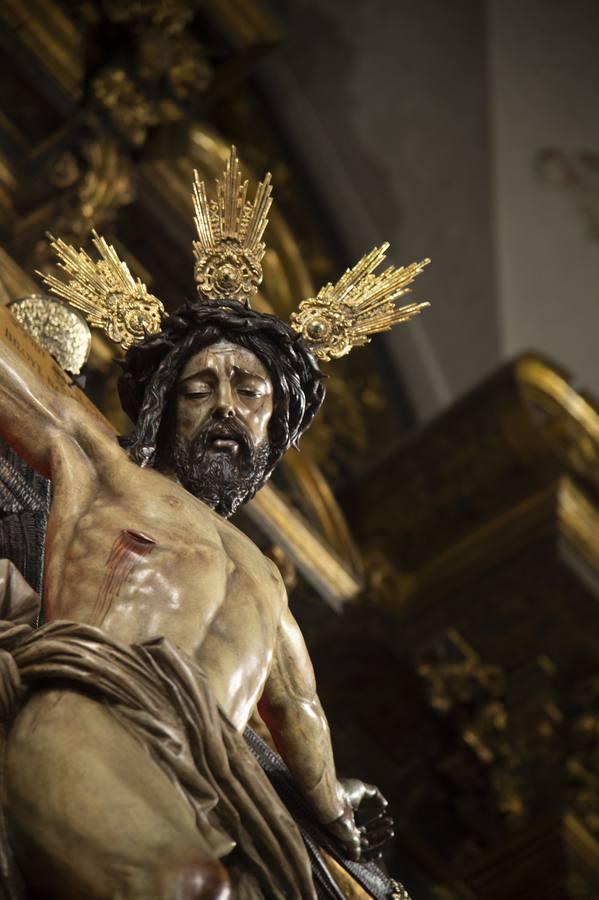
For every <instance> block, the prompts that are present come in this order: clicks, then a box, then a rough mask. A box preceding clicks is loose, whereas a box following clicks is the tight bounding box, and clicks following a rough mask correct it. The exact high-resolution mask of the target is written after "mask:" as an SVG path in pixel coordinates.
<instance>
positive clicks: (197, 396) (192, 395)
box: [185, 388, 211, 400]
mask: <svg viewBox="0 0 599 900" xmlns="http://www.w3.org/2000/svg"><path fill="white" fill-rule="evenodd" d="M210 393H211V391H210V388H205V389H204V390H202V391H188V392H187V393H186V394H185V396H186V397H187V398H188V399H189V400H201V399H202V398H203V397H208V396H209V394H210Z"/></svg>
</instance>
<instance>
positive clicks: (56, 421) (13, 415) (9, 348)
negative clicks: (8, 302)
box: [0, 309, 114, 477]
mask: <svg viewBox="0 0 599 900" xmlns="http://www.w3.org/2000/svg"><path fill="white" fill-rule="evenodd" d="M0 313H1V315H0V329H1V331H0V436H1V437H3V438H4V439H5V440H6V441H8V443H9V444H11V446H12V447H14V449H15V450H16V451H17V453H18V454H19V456H21V457H23V459H25V461H26V462H27V463H29V465H30V466H32V467H33V468H34V469H36V470H37V471H38V472H40V474H42V475H45V476H46V477H49V476H50V460H51V449H52V446H53V444H54V441H55V439H56V438H58V437H59V436H61V435H62V436H71V437H73V438H84V436H85V434H86V433H87V432H89V431H90V429H91V430H92V431H93V433H94V434H98V433H99V432H104V431H105V432H106V434H107V435H108V434H109V433H110V429H109V426H108V425H107V424H106V426H105V425H104V424H103V422H102V420H101V418H100V417H99V416H98V417H96V416H95V415H94V414H93V413H92V412H90V411H89V410H88V409H87V408H86V407H85V406H83V405H82V404H81V403H80V402H79V401H78V400H76V399H75V398H74V397H73V396H70V395H69V387H68V384H67V382H66V380H63V379H62V378H61V373H60V371H58V370H55V371H54V373H53V370H52V367H53V365H54V364H53V362H52V361H51V360H50V359H48V363H47V366H48V368H47V372H45V373H44V371H43V369H42V366H41V365H40V361H42V362H45V361H44V352H43V351H41V350H40V348H38V347H37V346H36V345H35V344H34V343H33V341H32V340H31V338H29V336H28V335H26V334H24V333H23V332H22V331H21V329H20V328H19V327H18V326H17V325H16V323H14V322H13V321H12V317H11V315H10V313H9V312H8V311H7V310H5V309H0ZM112 440H114V438H112Z"/></svg>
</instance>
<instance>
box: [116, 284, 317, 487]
mask: <svg viewBox="0 0 599 900" xmlns="http://www.w3.org/2000/svg"><path fill="white" fill-rule="evenodd" d="M219 341H229V342H230V343H233V344H238V345H239V346H240V347H245V349H247V350H249V351H251V352H252V353H253V354H254V355H255V356H256V357H258V359H259V360H260V361H261V362H262V364H263V365H264V366H265V367H266V369H267V371H268V372H269V374H270V376H271V379H272V384H273V401H274V403H273V414H272V418H271V420H270V424H269V439H270V455H269V459H268V464H267V472H266V476H265V477H268V475H270V473H271V472H272V470H273V468H274V466H275V465H276V464H277V462H278V461H279V460H280V458H281V456H282V455H283V454H284V453H285V451H286V450H287V449H288V447H290V446H292V445H293V446H297V443H298V440H299V438H300V437H301V435H302V434H303V432H304V431H305V430H306V429H307V428H308V427H309V425H310V424H311V422H312V419H313V418H314V416H315V415H316V413H317V412H318V410H319V409H320V406H321V404H322V401H323V399H324V393H325V391H324V384H323V378H324V376H323V375H322V373H321V372H320V370H319V368H318V364H317V362H316V360H315V359H314V357H313V356H312V354H311V353H310V350H309V349H308V346H307V344H306V343H305V342H304V341H303V339H302V338H301V337H300V336H299V335H298V334H297V333H296V332H295V331H294V330H293V329H292V328H290V327H289V325H287V324H286V323H285V322H283V320H282V319H279V318H278V317H277V316H271V315H267V314H265V313H259V312H256V311H255V310H252V309H248V308H247V307H245V306H243V304H241V303H239V302H237V301H236V300H226V301H220V302H218V303H216V302H209V301H205V302H201V300H200V301H197V302H195V303H187V304H185V305H183V306H181V307H179V309H178V310H177V311H176V312H175V313H173V315H171V316H170V317H169V318H168V319H167V320H166V322H165V324H164V328H163V330H162V331H161V332H160V333H159V334H156V335H152V336H150V337H147V338H146V339H145V340H144V341H142V342H141V343H139V344H137V345H136V346H134V347H131V349H130V350H129V351H128V353H127V355H126V357H125V359H124V360H123V361H122V363H121V366H122V369H123V372H122V374H121V376H120V378H119V385H118V387H119V396H120V398H121V404H122V407H123V409H124V410H125V412H126V413H127V415H128V416H129V417H130V418H131V420H132V421H133V423H134V428H133V432H132V433H131V435H130V436H129V438H128V439H127V441H126V443H127V446H128V447H129V453H130V454H131V457H132V459H133V460H134V461H135V462H137V463H138V464H140V465H141V464H143V465H145V464H150V465H152V464H155V463H156V461H157V453H156V451H157V448H158V443H159V430H160V426H161V425H162V424H164V418H165V412H166V410H167V404H168V400H169V397H170V395H171V392H172V390H173V388H174V387H175V385H176V383H177V379H178V377H179V375H180V373H181V371H182V369H183V367H184V365H185V363H186V362H187V360H188V359H189V357H190V356H192V355H193V354H194V353H197V352H198V351H199V350H201V349H202V348H203V347H207V346H209V345H211V344H216V343H218V342H219Z"/></svg>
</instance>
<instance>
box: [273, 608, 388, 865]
mask: <svg viewBox="0 0 599 900" xmlns="http://www.w3.org/2000/svg"><path fill="white" fill-rule="evenodd" d="M258 709H259V712H260V715H261V716H262V718H263V719H264V721H265V723H266V724H267V726H268V728H269V730H270V733H271V735H272V737H273V740H274V742H275V745H276V747H277V750H278V751H279V753H280V754H281V756H282V757H283V759H284V760H285V762H286V764H287V766H288V768H289V770H290V771H291V773H292V775H293V776H294V778H295V780H296V782H297V783H298V785H299V787H300V789H301V791H302V793H303V795H304V797H305V799H306V800H307V801H308V803H309V804H310V806H311V807H312V809H313V810H314V813H315V814H316V816H317V818H318V820H319V821H320V822H321V823H322V824H323V825H326V826H327V827H328V828H329V830H330V831H331V832H332V833H333V834H334V835H335V836H336V837H337V838H338V839H339V840H340V841H341V842H342V843H343V844H344V845H345V847H346V850H347V851H348V853H349V855H350V856H352V857H353V858H355V859H359V858H360V855H361V853H362V852H363V851H364V850H367V849H369V841H370V842H371V846H372V839H373V838H375V841H374V842H375V843H377V844H378V843H379V841H380V840H381V838H382V842H384V840H385V839H386V838H387V837H389V836H390V834H391V831H390V829H391V823H390V820H387V819H386V818H385V819H383V816H382V810H383V809H384V807H385V806H386V805H387V804H386V802H385V800H384V799H383V798H382V797H381V795H380V793H379V792H378V790H377V789H376V788H374V787H371V786H370V785H365V784H363V783H362V782H360V781H357V780H356V779H351V780H347V781H345V780H343V781H340V780H339V779H338V778H337V774H336V772H335V763H334V760H333V750H332V747H331V737H330V732H329V726H328V723H327V720H326V717H325V714H324V711H323V709H322V706H321V705H320V701H319V699H318V696H317V693H316V683H315V679H314V671H313V669H312V663H311V662H310V657H309V655H308V651H307V649H306V645H305V643H304V639H303V637H302V633H301V631H300V629H299V627H298V625H297V623H296V621H295V619H294V618H293V616H292V615H291V613H290V612H289V611H288V610H287V611H286V612H285V614H284V615H283V619H282V621H281V624H280V626H279V635H278V640H277V645H276V647H275V652H274V657H273V662H272V666H271V670H270V673H269V677H268V679H267V682H266V685H265V688H264V693H263V696H262V699H261V701H260V703H259V705H258ZM365 798H366V799H373V800H374V803H375V805H376V807H377V809H376V810H375V815H374V819H373V820H372V824H374V826H375V827H374V829H369V828H368V827H366V828H362V829H359V828H358V826H357V825H356V822H355V820H354V812H355V810H356V809H357V808H358V807H359V806H360V804H361V802H362V800H364V799H365Z"/></svg>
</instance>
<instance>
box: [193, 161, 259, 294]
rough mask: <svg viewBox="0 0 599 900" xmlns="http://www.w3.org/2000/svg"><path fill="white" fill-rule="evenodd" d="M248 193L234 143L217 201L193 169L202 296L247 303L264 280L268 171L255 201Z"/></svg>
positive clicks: (219, 182)
mask: <svg viewBox="0 0 599 900" xmlns="http://www.w3.org/2000/svg"><path fill="white" fill-rule="evenodd" d="M247 192H248V182H247V181H242V180H241V170H240V167H239V160H238V159H237V151H236V149H235V147H231V153H230V156H229V158H228V160H227V165H226V168H225V171H224V174H223V176H222V178H220V179H217V182H216V199H215V200H209V199H208V194H207V191H206V185H205V184H204V182H203V181H200V176H199V174H198V172H197V171H195V172H194V182H193V206H194V211H195V216H194V221H195V224H196V231H197V240H196V241H194V245H193V248H194V254H195V260H196V262H195V280H196V284H197V287H198V291H199V293H200V295H201V297H202V299H203V300H231V299H235V300H240V301H241V302H243V303H245V304H247V305H249V302H250V300H251V298H252V297H253V296H254V294H255V293H256V291H257V290H258V286H259V285H260V283H261V282H262V266H261V262H262V259H263V257H264V253H265V252H266V246H265V244H264V242H263V240H262V236H263V234H264V229H265V228H266V226H267V224H268V212H269V210H270V206H271V203H272V197H271V192H272V186H271V181H270V173H268V174H267V175H266V177H265V179H264V181H262V182H261V183H260V184H259V185H258V187H257V190H256V196H255V198H254V201H253V202H252V201H250V200H248V199H247Z"/></svg>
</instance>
